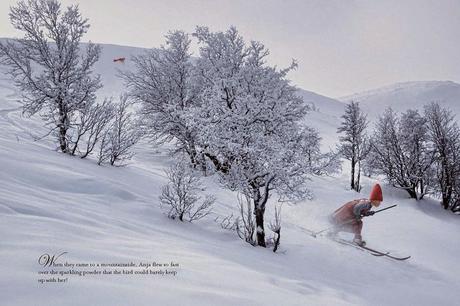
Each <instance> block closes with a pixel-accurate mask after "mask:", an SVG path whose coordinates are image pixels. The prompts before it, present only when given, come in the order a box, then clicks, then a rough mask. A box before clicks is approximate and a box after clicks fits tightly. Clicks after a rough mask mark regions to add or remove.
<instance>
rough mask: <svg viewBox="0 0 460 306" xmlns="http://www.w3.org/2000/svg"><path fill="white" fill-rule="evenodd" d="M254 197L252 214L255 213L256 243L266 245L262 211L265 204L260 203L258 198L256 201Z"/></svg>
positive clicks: (263, 211)
mask: <svg viewBox="0 0 460 306" xmlns="http://www.w3.org/2000/svg"><path fill="white" fill-rule="evenodd" d="M257 202H259V203H256V199H254V207H255V209H254V214H255V215H256V233H257V245H259V246H262V247H264V248H265V247H266V244H265V229H264V213H265V205H263V207H262V205H260V204H261V203H260V199H259V200H258V201H257Z"/></svg>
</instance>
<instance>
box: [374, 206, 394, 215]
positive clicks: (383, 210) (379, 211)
mask: <svg viewBox="0 0 460 306" xmlns="http://www.w3.org/2000/svg"><path fill="white" fill-rule="evenodd" d="M395 206H398V204H395V205H391V206H388V207H385V208H382V209H379V210H376V211H374V214H376V213H378V212H381V211H384V210H387V209H390V208H393V207H395Z"/></svg>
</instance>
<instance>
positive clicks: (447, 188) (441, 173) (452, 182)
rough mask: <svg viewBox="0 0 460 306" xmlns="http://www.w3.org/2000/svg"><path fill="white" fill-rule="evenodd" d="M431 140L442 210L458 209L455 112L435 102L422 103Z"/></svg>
mask: <svg viewBox="0 0 460 306" xmlns="http://www.w3.org/2000/svg"><path fill="white" fill-rule="evenodd" d="M425 117H426V120H427V123H428V132H429V138H430V141H431V142H432V144H433V149H434V152H435V157H436V178H437V182H436V190H437V192H438V193H439V194H440V195H441V198H442V202H441V203H442V206H443V207H444V209H452V210H455V211H458V210H459V208H460V207H459V203H458V199H459V194H457V192H459V191H460V186H459V185H458V184H459V183H460V128H459V127H458V124H457V122H456V121H455V118H454V115H452V112H451V111H449V110H448V109H445V108H442V107H441V106H440V105H439V104H438V103H431V104H428V105H426V106H425Z"/></svg>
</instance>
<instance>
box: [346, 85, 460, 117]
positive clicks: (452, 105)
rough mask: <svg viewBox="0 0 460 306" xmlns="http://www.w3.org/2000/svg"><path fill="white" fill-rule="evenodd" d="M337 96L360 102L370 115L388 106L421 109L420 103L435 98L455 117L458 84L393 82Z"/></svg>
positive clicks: (459, 97) (458, 107)
mask: <svg viewBox="0 0 460 306" xmlns="http://www.w3.org/2000/svg"><path fill="white" fill-rule="evenodd" d="M339 100H340V101H342V102H349V101H351V100H354V101H358V102H360V103H361V105H362V107H363V109H364V110H365V111H366V112H368V113H369V115H370V116H371V117H377V116H378V115H379V114H381V113H382V112H383V111H384V110H385V108H386V107H388V106H391V107H392V108H393V109H394V110H395V111H398V112H403V111H405V110H407V109H409V108H413V109H421V110H423V105H424V104H426V103H430V102H439V103H440V105H442V106H443V107H447V108H449V109H451V110H452V111H453V112H454V113H455V114H456V115H457V117H459V116H460V84H457V83H455V82H451V81H419V82H405V83H396V84H393V85H390V86H386V87H382V88H378V89H374V90H369V91H366V92H363V93H358V94H354V95H350V96H346V97H341V98H339ZM457 119H458V118H457Z"/></svg>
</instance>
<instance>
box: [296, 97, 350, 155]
mask: <svg viewBox="0 0 460 306" xmlns="http://www.w3.org/2000/svg"><path fill="white" fill-rule="evenodd" d="M298 93H299V96H301V97H302V98H303V100H304V101H305V103H308V104H310V105H311V106H312V111H311V112H310V113H308V114H307V116H306V118H305V124H307V125H309V126H313V127H315V128H316V129H317V130H318V132H319V133H320V135H321V137H322V139H323V142H322V149H323V150H326V151H327V150H328V149H329V144H334V143H335V142H336V141H338V135H337V127H338V126H339V124H340V116H341V115H342V113H343V111H344V108H345V104H344V103H342V102H339V101H337V100H334V99H332V98H328V97H325V96H322V95H318V94H316V93H314V92H311V91H307V90H304V89H299V91H298Z"/></svg>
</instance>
